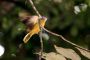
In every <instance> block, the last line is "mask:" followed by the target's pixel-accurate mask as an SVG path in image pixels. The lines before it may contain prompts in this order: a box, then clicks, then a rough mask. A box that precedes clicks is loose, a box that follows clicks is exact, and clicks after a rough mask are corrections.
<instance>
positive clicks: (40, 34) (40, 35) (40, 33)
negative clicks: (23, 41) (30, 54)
mask: <svg viewBox="0 0 90 60" xmlns="http://www.w3.org/2000/svg"><path fill="white" fill-rule="evenodd" d="M29 2H30V3H31V5H32V7H33V9H34V10H35V12H36V13H37V15H38V16H39V20H38V24H39V29H40V32H39V37H40V43H41V51H40V52H41V53H40V57H39V60H41V58H42V56H43V40H42V28H41V26H40V19H41V18H42V16H41V15H40V13H39V12H38V10H37V9H36V7H35V5H34V4H33V1H32V0H29Z"/></svg>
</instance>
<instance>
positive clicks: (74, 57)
mask: <svg viewBox="0 0 90 60" xmlns="http://www.w3.org/2000/svg"><path fill="white" fill-rule="evenodd" d="M55 48H56V50H57V52H58V53H60V54H61V55H63V56H65V57H66V58H69V59H71V60H81V58H80V56H79V55H78V54H77V53H76V52H75V51H74V50H72V49H66V48H62V47H57V46H56V45H55Z"/></svg>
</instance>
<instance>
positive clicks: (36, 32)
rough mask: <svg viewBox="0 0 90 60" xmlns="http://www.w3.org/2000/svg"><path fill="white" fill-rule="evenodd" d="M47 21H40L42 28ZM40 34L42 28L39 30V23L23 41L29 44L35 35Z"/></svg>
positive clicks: (44, 19) (43, 19)
mask: <svg viewBox="0 0 90 60" xmlns="http://www.w3.org/2000/svg"><path fill="white" fill-rule="evenodd" d="M46 20H47V19H46V18H42V19H41V20H40V25H41V26H42V27H44V25H45V23H46ZM39 32H40V28H39V24H38V22H37V23H36V24H34V26H33V28H32V30H30V31H29V33H28V34H27V35H26V36H25V37H24V39H23V41H24V43H27V42H28V41H29V39H30V38H31V37H32V36H33V35H34V34H38V33H39Z"/></svg>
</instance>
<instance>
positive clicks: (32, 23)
mask: <svg viewBox="0 0 90 60" xmlns="http://www.w3.org/2000/svg"><path fill="white" fill-rule="evenodd" d="M38 20H39V23H38ZM46 21H47V18H46V17H44V16H42V17H41V18H39V17H38V16H31V17H27V18H26V19H24V20H22V22H23V23H24V24H26V26H27V27H28V28H27V31H28V33H27V34H26V35H25V37H24V38H23V42H24V43H27V42H28V41H29V40H30V38H31V37H32V36H33V35H34V34H38V33H39V32H40V26H41V27H44V26H45V23H46ZM39 24H40V25H39Z"/></svg>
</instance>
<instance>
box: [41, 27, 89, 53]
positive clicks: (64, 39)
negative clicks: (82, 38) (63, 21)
mask: <svg viewBox="0 0 90 60" xmlns="http://www.w3.org/2000/svg"><path fill="white" fill-rule="evenodd" d="M42 29H43V30H45V31H46V32H48V33H50V34H52V35H54V36H57V37H60V38H61V39H62V40H63V41H65V42H67V43H69V44H71V45H73V46H75V47H77V48H80V49H82V50H85V51H88V52H90V50H88V49H85V48H83V47H81V46H79V45H77V44H75V43H72V42H71V41H69V40H67V39H66V38H64V37H63V36H62V35H59V34H56V33H53V32H51V31H49V30H47V29H46V28H44V27H42Z"/></svg>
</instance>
